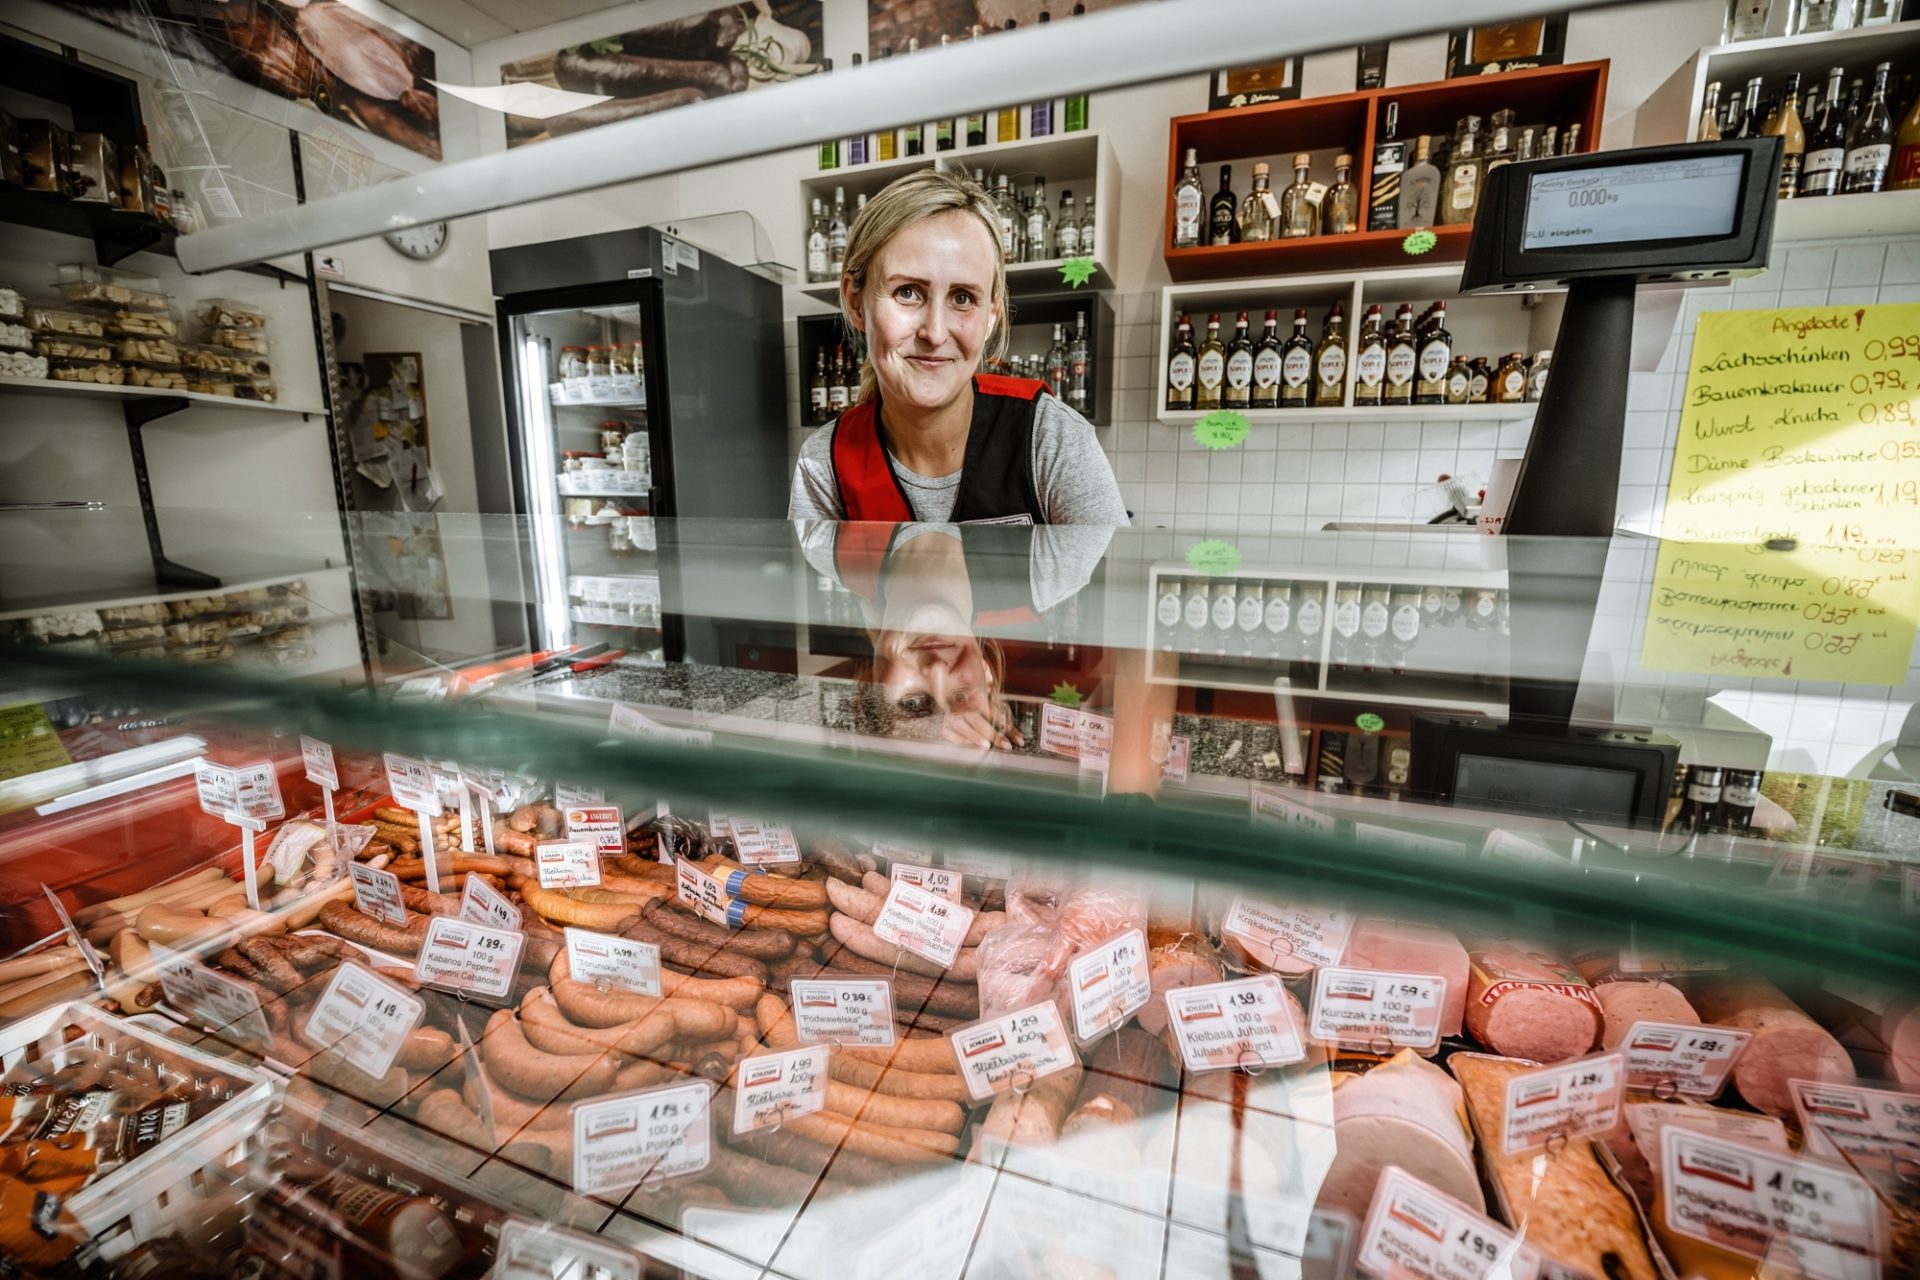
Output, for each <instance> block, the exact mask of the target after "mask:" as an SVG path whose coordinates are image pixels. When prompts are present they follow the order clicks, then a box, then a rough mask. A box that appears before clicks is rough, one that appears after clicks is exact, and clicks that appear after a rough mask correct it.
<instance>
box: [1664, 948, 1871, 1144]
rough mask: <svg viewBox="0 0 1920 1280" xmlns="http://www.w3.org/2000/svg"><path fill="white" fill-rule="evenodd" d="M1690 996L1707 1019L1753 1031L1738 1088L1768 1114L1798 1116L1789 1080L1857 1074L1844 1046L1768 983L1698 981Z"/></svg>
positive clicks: (1737, 1067)
mask: <svg viewBox="0 0 1920 1280" xmlns="http://www.w3.org/2000/svg"><path fill="white" fill-rule="evenodd" d="M1687 996H1688V998H1689V999H1690V1000H1691V1001H1692V1003H1693V1007H1694V1009H1695V1010H1696V1011H1697V1012H1698V1013H1699V1015H1700V1017H1701V1018H1702V1019H1703V1020H1705V1021H1707V1022H1710V1023H1712V1024H1714V1025H1716V1026H1722V1027H1735V1028H1738V1029H1739V1030H1741V1031H1751V1032H1753V1039H1752V1040H1750V1041H1749V1042H1748V1043H1747V1047H1746V1048H1745V1049H1744V1050H1742V1051H1741V1054H1740V1058H1739V1060H1738V1061H1736V1062H1735V1063H1734V1064H1733V1085H1734V1087H1735V1088H1736V1089H1738V1090H1740V1096H1741V1097H1743V1098H1745V1099H1746V1100H1747V1101H1748V1102H1749V1103H1751V1104H1752V1105H1753V1106H1754V1107H1755V1108H1757V1109H1758V1110H1761V1111H1764V1112H1766V1113H1767V1114H1768V1115H1772V1116H1778V1117H1780V1118H1781V1119H1785V1118H1786V1117H1788V1116H1790V1115H1792V1114H1794V1108H1793V1093H1792V1091H1791V1090H1790V1089H1789V1088H1788V1083H1789V1082H1790V1081H1793V1080H1832V1079H1841V1080H1844V1079H1849V1078H1851V1077H1852V1076H1854V1075H1855V1074H1856V1073H1855V1071H1854V1067H1853V1059H1852V1058H1850V1057H1848V1056H1847V1051H1846V1050H1845V1049H1844V1048H1842V1047H1841V1045H1840V1042H1839V1041H1838V1040H1836V1039H1834V1038H1833V1036H1832V1034H1831V1033H1829V1032H1828V1031H1827V1029H1826V1028H1825V1027H1822V1026H1821V1025H1820V1024H1819V1023H1817V1022H1815V1021H1814V1020H1813V1019H1812V1018H1809V1017H1808V1016H1807V1015H1806V1013H1805V1012H1804V1011H1803V1010H1802V1009H1801V1008H1800V1006H1799V1005H1797V1004H1795V1003H1794V1002H1793V1001H1792V1000H1790V999H1788V998H1787V996H1786V995H1785V993H1783V992H1782V991H1781V990H1780V988H1778V987H1776V986H1774V985H1773V984H1772V983H1771V982H1768V981H1767V980H1766V979H1765V978H1762V977H1760V976H1758V975H1750V976H1744V977H1736V976H1722V977H1712V978H1695V979H1694V980H1692V981H1690V982H1689V983H1688V984H1687Z"/></svg>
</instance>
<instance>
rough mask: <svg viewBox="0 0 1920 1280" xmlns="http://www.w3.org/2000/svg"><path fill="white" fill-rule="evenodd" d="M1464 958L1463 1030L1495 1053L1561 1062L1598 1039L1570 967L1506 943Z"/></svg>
mask: <svg viewBox="0 0 1920 1280" xmlns="http://www.w3.org/2000/svg"><path fill="white" fill-rule="evenodd" d="M1468 959H1469V962H1470V965H1471V970H1470V976H1469V979H1468V984H1467V1008H1466V1016H1465V1022H1466V1027H1467V1030H1468V1031H1471V1032H1472V1033H1473V1034H1474V1036H1475V1037H1476V1038H1477V1039H1479V1041H1480V1042H1481V1043H1482V1044H1485V1045H1487V1046H1488V1047H1489V1048H1491V1049H1492V1050H1493V1051H1494V1052H1495V1053H1499V1054H1504V1055H1505V1056H1507V1057H1509V1058H1529V1059H1532V1060H1533V1061H1535V1062H1541V1063H1550V1062H1564V1061H1566V1060H1567V1059H1568V1058H1577V1057H1579V1056H1580V1055H1581V1054H1583V1053H1585V1052H1586V1051H1587V1050H1588V1049H1591V1048H1592V1047H1593V1043H1594V1041H1595V1040H1597V1039H1598V1038H1599V1036H1600V1024H1601V1017H1600V1002H1599V1001H1598V1000H1597V999H1595V997H1594V994H1593V988H1591V987H1589V986H1588V985H1587V984H1586V982H1585V981H1584V980H1583V979H1582V978H1581V977H1580V975H1579V974H1578V973H1576V972H1575V971H1574V970H1573V969H1572V968H1571V967H1569V966H1567V965H1566V964H1564V963H1562V962H1560V961H1559V960H1556V959H1555V958H1553V957H1552V956H1551V955H1548V954H1546V953H1545V952H1542V951H1539V950H1535V949H1531V948H1530V947H1529V946H1528V945H1527V944H1523V943H1517V942H1507V941H1502V942H1495V943H1491V944H1488V945H1486V946H1485V947H1484V948H1481V949H1476V950H1474V951H1473V952H1472V953H1471V954H1470V955H1469V957H1468ZM1361 1208H1362V1212H1363V1213H1364V1211H1365V1206H1364V1205H1363V1206H1361Z"/></svg>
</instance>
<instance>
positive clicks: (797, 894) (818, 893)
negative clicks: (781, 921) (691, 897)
mask: <svg viewBox="0 0 1920 1280" xmlns="http://www.w3.org/2000/svg"><path fill="white" fill-rule="evenodd" d="M700 866H701V869H702V870H704V871H705V872H707V873H708V874H709V875H717V876H719V877H720V879H721V880H722V882H723V887H724V888H725V889H726V891H727V894H728V896H729V897H734V898H739V899H741V900H742V901H743V902H750V903H754V904H756V905H758V906H764V907H786V908H790V909H792V910H795V911H819V910H822V909H824V908H825V907H826V905H827V894H828V892H829V891H828V889H827V886H826V885H824V884H822V883H820V882H819V881H817V880H794V879H791V878H789V877H787V876H778V875H758V874H755V873H754V872H751V871H748V870H747V869H746V868H745V867H742V866H740V865H739V864H738V863H733V862H728V861H727V860H726V859H724V858H710V859H708V860H707V861H706V862H703V863H701V864H700Z"/></svg>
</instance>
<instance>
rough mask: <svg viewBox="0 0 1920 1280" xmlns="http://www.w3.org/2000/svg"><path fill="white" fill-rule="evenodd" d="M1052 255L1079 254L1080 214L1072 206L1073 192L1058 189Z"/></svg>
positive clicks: (1071, 255) (1068, 256) (1070, 256)
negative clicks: (1057, 206)
mask: <svg viewBox="0 0 1920 1280" xmlns="http://www.w3.org/2000/svg"><path fill="white" fill-rule="evenodd" d="M1053 256H1054V257H1056V258H1077V257H1079V256H1080V215H1079V214H1078V213H1077V212H1075V210H1074V207H1073V192H1071V191H1069V190H1067V189H1066V188H1065V187H1062V188H1061V189H1060V216H1059V217H1058V218H1056V219H1055V220H1054V223H1053Z"/></svg>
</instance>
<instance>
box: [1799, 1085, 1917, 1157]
mask: <svg viewBox="0 0 1920 1280" xmlns="http://www.w3.org/2000/svg"><path fill="white" fill-rule="evenodd" d="M1890 1083H1891V1082H1890V1081H1885V1080H1882V1081H1879V1082H1877V1083H1875V1084H1868V1083H1866V1082H1860V1083H1846V1082H1836V1081H1814V1080H1792V1081H1789V1082H1788V1084H1787V1088H1788V1090H1789V1091H1790V1092H1791V1093H1792V1094H1793V1109H1794V1111H1795V1112H1796V1113H1797V1114H1798V1115H1799V1117H1800V1129H1801V1131H1802V1132H1803V1133H1805V1134H1806V1135H1807V1154H1809V1155H1814V1156H1820V1157H1823V1158H1825V1159H1828V1160H1833V1161H1836V1162H1839V1161H1844V1160H1856V1161H1859V1160H1873V1161H1899V1162H1904V1163H1905V1164H1906V1165H1907V1166H1908V1167H1909V1168H1911V1166H1912V1163H1913V1161H1914V1160H1915V1159H1916V1157H1920V1093H1908V1092H1904V1091H1902V1090H1899V1089H1889V1088H1887V1087H1886V1086H1887V1085H1888V1084H1890Z"/></svg>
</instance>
